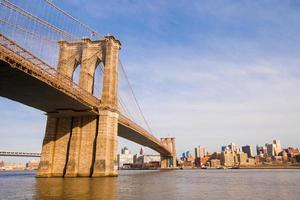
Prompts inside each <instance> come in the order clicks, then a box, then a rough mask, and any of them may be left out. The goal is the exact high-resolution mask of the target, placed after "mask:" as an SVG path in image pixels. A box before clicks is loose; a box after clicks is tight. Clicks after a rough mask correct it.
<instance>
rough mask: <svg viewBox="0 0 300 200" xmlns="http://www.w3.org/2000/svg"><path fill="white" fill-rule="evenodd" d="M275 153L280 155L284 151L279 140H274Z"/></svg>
mask: <svg viewBox="0 0 300 200" xmlns="http://www.w3.org/2000/svg"><path fill="white" fill-rule="evenodd" d="M273 144H274V148H275V155H276V156H278V155H279V153H280V152H282V147H281V144H280V141H279V140H276V139H275V140H273Z"/></svg>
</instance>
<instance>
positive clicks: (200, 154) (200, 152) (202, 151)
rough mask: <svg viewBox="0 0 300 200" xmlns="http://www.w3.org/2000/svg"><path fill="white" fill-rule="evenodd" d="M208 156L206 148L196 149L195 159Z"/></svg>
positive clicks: (199, 147)
mask: <svg viewBox="0 0 300 200" xmlns="http://www.w3.org/2000/svg"><path fill="white" fill-rule="evenodd" d="M205 155H206V150H205V148H204V147H201V146H198V147H196V148H195V158H203V157H204V156H205Z"/></svg>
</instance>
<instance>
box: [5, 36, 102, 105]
mask: <svg viewBox="0 0 300 200" xmlns="http://www.w3.org/2000/svg"><path fill="white" fill-rule="evenodd" d="M0 45H1V47H2V49H3V50H1V53H4V52H5V51H6V52H7V55H9V57H11V58H12V57H14V59H16V60H19V61H20V62H21V63H23V64H24V66H22V67H26V70H25V71H28V70H31V71H32V72H34V73H36V75H37V76H38V77H42V79H41V80H42V81H45V80H47V81H50V84H51V85H54V86H58V87H59V89H60V90H64V91H65V92H67V93H69V94H71V95H73V96H75V97H76V98H77V99H79V100H81V101H83V102H86V103H88V104H89V105H90V106H91V107H98V106H99V105H100V100H99V99H97V98H96V97H94V96H93V95H92V94H90V93H89V92H87V91H86V90H84V89H82V88H80V87H79V85H77V84H76V83H74V82H73V81H72V79H70V78H69V77H67V76H65V75H62V74H60V73H58V72H57V71H56V69H54V68H52V67H51V66H50V65H48V64H47V63H45V62H43V61H42V60H40V59H39V58H37V57H36V56H34V55H33V54H32V53H30V52H28V51H27V50H26V49H24V48H22V47H20V46H19V45H18V44H16V43H15V42H14V41H12V40H10V39H9V38H7V37H6V36H4V35H3V34H1V33H0ZM2 51H3V52H2ZM16 55H17V56H16ZM18 57H19V58H18ZM28 63H30V64H28ZM10 64H13V63H12V62H11V63H10ZM15 67H17V66H15ZM23 71H24V70H23Z"/></svg>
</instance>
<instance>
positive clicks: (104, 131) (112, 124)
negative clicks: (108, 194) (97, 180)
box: [92, 110, 119, 177]
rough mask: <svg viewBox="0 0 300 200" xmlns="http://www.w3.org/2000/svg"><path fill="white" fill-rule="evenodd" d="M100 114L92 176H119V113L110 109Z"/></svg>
mask: <svg viewBox="0 0 300 200" xmlns="http://www.w3.org/2000/svg"><path fill="white" fill-rule="evenodd" d="M99 114H100V115H99V116H100V117H99V131H98V136H97V142H96V143H97V146H96V152H95V163H94V166H93V167H94V169H93V174H92V176H93V177H99V176H117V175H118V161H117V151H118V146H117V145H118V117H119V115H118V114H117V113H116V112H112V111H109V110H103V111H100V113H99Z"/></svg>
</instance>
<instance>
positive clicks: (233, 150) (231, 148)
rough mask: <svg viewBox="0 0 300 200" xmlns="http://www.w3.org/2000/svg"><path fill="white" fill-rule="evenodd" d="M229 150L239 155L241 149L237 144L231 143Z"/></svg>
mask: <svg viewBox="0 0 300 200" xmlns="http://www.w3.org/2000/svg"><path fill="white" fill-rule="evenodd" d="M228 148H229V149H230V151H231V152H235V153H238V152H239V147H238V145H237V144H235V143H230V144H229V145H228Z"/></svg>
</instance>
